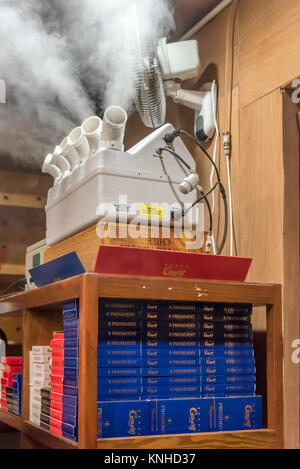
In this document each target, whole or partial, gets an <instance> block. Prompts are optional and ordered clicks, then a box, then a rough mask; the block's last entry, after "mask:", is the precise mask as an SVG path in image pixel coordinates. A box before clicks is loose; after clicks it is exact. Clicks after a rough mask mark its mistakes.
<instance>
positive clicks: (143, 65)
mask: <svg viewBox="0 0 300 469" xmlns="http://www.w3.org/2000/svg"><path fill="white" fill-rule="evenodd" d="M134 23H135V24H134V28H133V29H131V31H130V32H128V34H127V40H128V42H129V45H130V46H129V47H130V57H131V77H130V78H131V84H132V94H133V99H134V102H135V105H136V108H137V110H138V112H139V114H140V116H141V119H142V121H143V122H144V124H145V125H146V126H147V127H152V128H157V127H159V126H161V125H162V124H163V123H164V122H165V118H166V97H167V96H170V97H171V98H173V100H174V101H175V103H178V104H183V105H184V106H187V107H189V108H191V109H194V110H195V135H196V136H197V137H198V138H199V139H200V140H202V141H206V140H210V139H212V138H213V136H214V132H215V125H214V109H216V99H217V96H216V93H217V92H216V83H215V82H213V83H206V85H205V86H204V87H203V88H202V89H201V90H199V91H195V90H184V89H182V88H181V82H182V81H183V80H188V79H193V78H199V77H200V70H201V65H200V57H199V50H198V43H197V41H196V40H190V41H181V42H173V43H170V44H168V43H167V40H166V38H161V39H160V40H159V41H158V44H157V43H156V41H155V40H154V39H153V36H152V35H151V33H150V34H149V32H148V31H145V30H144V29H143V28H142V27H141V25H140V24H139V20H138V14H137V12H136V14H135V22H134ZM131 27H132V24H131Z"/></svg>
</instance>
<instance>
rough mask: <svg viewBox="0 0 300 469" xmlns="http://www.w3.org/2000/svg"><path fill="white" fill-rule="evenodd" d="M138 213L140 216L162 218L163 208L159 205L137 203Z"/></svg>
mask: <svg viewBox="0 0 300 469" xmlns="http://www.w3.org/2000/svg"><path fill="white" fill-rule="evenodd" d="M139 215H140V216H141V217H155V218H164V216H165V208H164V207H162V206H161V205H146V204H140V205H139Z"/></svg>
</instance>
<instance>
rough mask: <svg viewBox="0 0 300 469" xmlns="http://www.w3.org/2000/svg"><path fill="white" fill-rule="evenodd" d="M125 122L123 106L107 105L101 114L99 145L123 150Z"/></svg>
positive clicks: (125, 115)
mask: <svg viewBox="0 0 300 469" xmlns="http://www.w3.org/2000/svg"><path fill="white" fill-rule="evenodd" d="M126 122H127V114H126V111H125V110H124V109H123V108H121V107H120V106H110V107H108V108H107V109H106V111H105V113H104V116H103V125H102V134H101V147H103V148H111V149H113V150H120V151H123V150H124V145H123V140H124V133H125V126H126Z"/></svg>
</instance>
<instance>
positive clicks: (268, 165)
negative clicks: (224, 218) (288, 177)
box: [239, 90, 284, 283]
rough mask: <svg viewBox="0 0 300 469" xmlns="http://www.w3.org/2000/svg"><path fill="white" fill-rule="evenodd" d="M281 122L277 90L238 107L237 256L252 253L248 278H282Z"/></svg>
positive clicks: (250, 279)
mask: <svg viewBox="0 0 300 469" xmlns="http://www.w3.org/2000/svg"><path fill="white" fill-rule="evenodd" d="M282 126H283V124H282V96H281V92H280V91H279V90H278V91H275V92H274V93H272V94H270V95H267V96H266V97H264V98H262V99H260V100H259V101H256V102H255V103H253V104H251V105H250V106H247V107H246V108H244V109H241V111H240V191H241V193H243V197H240V198H239V206H240V210H239V232H240V245H241V252H240V254H241V255H243V256H249V257H253V263H252V266H251V269H250V272H249V275H248V280H249V281H254V280H255V281H257V282H275V283H276V282H278V283H282V280H283V243H282V236H283V206H284V198H283V177H284V174H283V159H282V149H283V135H282V128H283V127H282Z"/></svg>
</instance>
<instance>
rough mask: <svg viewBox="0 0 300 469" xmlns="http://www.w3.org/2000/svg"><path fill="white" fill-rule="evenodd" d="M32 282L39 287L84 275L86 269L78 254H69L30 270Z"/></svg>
mask: <svg viewBox="0 0 300 469" xmlns="http://www.w3.org/2000/svg"><path fill="white" fill-rule="evenodd" d="M29 272H30V275H31V277H32V280H33V281H34V283H35V284H36V285H37V286H38V287H42V286H44V285H48V284H49V283H53V282H57V281H58V280H65V279H67V278H70V277H75V276H76V275H80V274H84V273H85V269H84V267H83V265H82V264H81V262H80V260H79V257H78V256H77V254H76V252H75V251H73V252H69V253H68V254H65V255H64V256H61V257H58V258H57V259H54V260H53V261H50V262H46V263H45V264H42V265H39V266H37V267H34V268H33V269H30V270H29Z"/></svg>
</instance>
